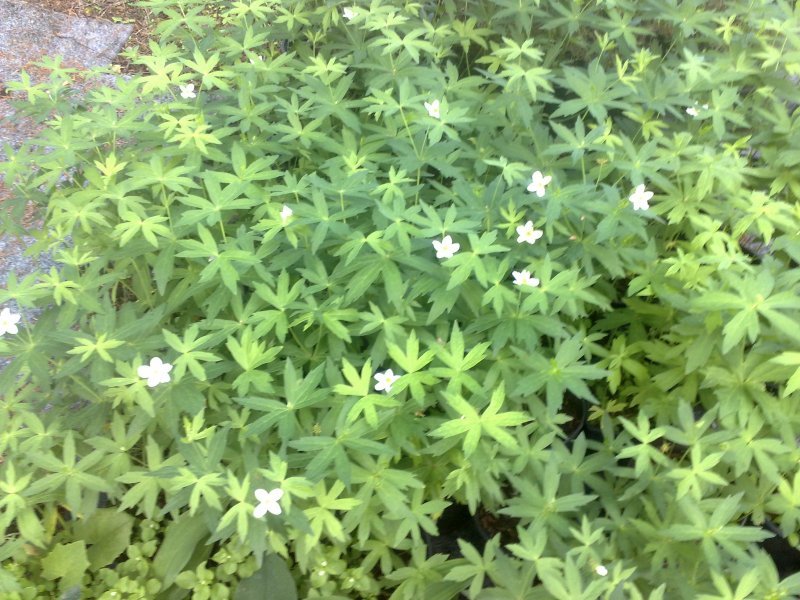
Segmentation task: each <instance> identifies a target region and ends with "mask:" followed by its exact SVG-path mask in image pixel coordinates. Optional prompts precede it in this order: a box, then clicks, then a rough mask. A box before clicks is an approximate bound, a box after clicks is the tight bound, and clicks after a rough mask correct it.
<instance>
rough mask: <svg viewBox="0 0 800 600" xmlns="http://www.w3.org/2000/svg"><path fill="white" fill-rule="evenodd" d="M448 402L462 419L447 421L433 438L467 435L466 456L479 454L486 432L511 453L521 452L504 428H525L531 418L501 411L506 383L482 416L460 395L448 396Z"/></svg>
mask: <svg viewBox="0 0 800 600" xmlns="http://www.w3.org/2000/svg"><path fill="white" fill-rule="evenodd" d="M445 399H446V402H447V404H448V405H449V406H450V407H451V408H452V409H453V410H455V411H456V412H457V413H458V414H459V417H458V418H457V419H452V420H450V421H446V422H445V423H443V424H442V425H440V426H439V427H437V428H436V429H434V430H433V431H431V432H430V435H431V436H433V437H440V438H448V437H455V436H459V435H461V434H466V435H465V437H464V442H463V449H464V456H470V455H471V454H473V453H474V452H475V450H476V449H477V448H478V443H479V442H480V440H481V438H482V437H483V434H484V433H485V434H488V435H489V437H491V438H492V439H494V441H496V442H497V443H498V444H500V445H501V446H503V447H504V448H506V449H507V450H518V449H519V443H518V442H517V440H516V439H515V438H514V437H513V436H512V435H511V434H510V433H508V432H507V431H505V429H504V428H505V427H515V426H517V425H522V424H523V423H527V422H528V421H530V420H531V418H530V416H528V415H526V414H525V413H522V412H518V411H509V412H503V413H501V412H499V410H500V407H501V406H502V405H503V401H504V400H505V385H504V384H503V383H501V384H500V386H499V387H498V388H497V389H496V390H495V391H494V392H493V393H492V398H491V400H490V401H489V406H487V407H486V410H485V411H484V412H483V414H481V415H479V414H478V412H477V411H476V410H475V409H474V408H473V407H472V405H471V404H470V403H469V402H467V401H466V400H464V398H462V397H461V396H460V395H457V394H449V393H445Z"/></svg>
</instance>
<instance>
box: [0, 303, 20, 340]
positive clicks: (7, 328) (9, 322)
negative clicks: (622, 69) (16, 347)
mask: <svg viewBox="0 0 800 600" xmlns="http://www.w3.org/2000/svg"><path fill="white" fill-rule="evenodd" d="M19 320H20V315H15V314H13V313H12V312H11V311H10V310H9V309H8V308H4V309H3V310H2V311H0V335H5V334H6V333H14V334H16V333H17V332H19V329H18V328H17V323H19Z"/></svg>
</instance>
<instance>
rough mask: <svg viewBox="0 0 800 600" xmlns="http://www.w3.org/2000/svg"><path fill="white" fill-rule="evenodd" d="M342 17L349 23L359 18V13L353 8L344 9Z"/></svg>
mask: <svg viewBox="0 0 800 600" xmlns="http://www.w3.org/2000/svg"><path fill="white" fill-rule="evenodd" d="M342 16H343V17H344V18H345V19H347V20H348V21H352V20H353V18H355V17H356V16H358V13H357V12H356V11H354V10H353V9H352V8H347V7H346V8H344V9H342Z"/></svg>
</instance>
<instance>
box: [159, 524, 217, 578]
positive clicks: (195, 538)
mask: <svg viewBox="0 0 800 600" xmlns="http://www.w3.org/2000/svg"><path fill="white" fill-rule="evenodd" d="M208 536H209V531H208V527H206V524H205V520H204V519H203V517H202V515H194V516H191V515H189V513H184V514H182V515H181V516H180V517H178V518H177V519H175V520H174V521H172V523H171V524H170V525H169V526H168V527H167V530H166V534H165V535H164V540H163V541H162V542H161V546H160V547H159V549H158V552H157V553H156V555H155V556H154V557H153V572H154V573H155V575H156V576H157V577H158V578H159V580H160V581H161V582H162V583H163V585H164V587H165V588H168V587H169V586H170V585H172V583H173V582H174V581H175V578H176V577H177V576H178V574H179V573H180V572H181V571H182V570H183V568H184V567H185V566H186V564H187V563H188V562H189V560H190V559H191V558H192V555H193V554H194V552H195V549H196V547H197V546H198V545H199V544H200V543H201V542H202V541H203V540H204V539H205V538H207V537H208Z"/></svg>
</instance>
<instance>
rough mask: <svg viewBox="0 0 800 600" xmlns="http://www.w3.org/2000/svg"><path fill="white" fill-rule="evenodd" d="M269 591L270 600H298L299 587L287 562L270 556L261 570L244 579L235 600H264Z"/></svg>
mask: <svg viewBox="0 0 800 600" xmlns="http://www.w3.org/2000/svg"><path fill="white" fill-rule="evenodd" d="M267 590H269V598H270V600H297V597H298V596H297V586H296V585H295V582H294V579H292V574H291V572H290V571H289V567H288V565H287V564H286V561H285V560H283V559H282V558H281V557H280V556H278V555H277V554H269V555H267V557H266V558H265V559H264V563H263V564H262V565H261V568H260V569H259V570H258V571H256V572H255V573H254V574H253V575H251V576H250V577H247V578H246V579H242V580H241V581H240V582H239V585H238V586H236V591H235V592H233V600H262V599H263V598H264V595H265V592H266V591H267Z"/></svg>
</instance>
